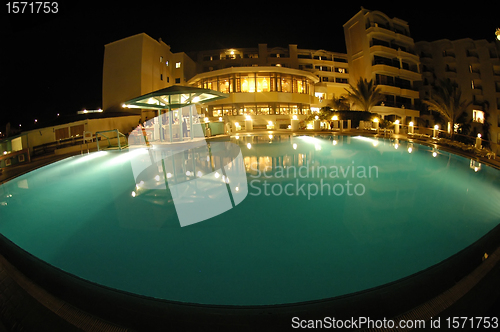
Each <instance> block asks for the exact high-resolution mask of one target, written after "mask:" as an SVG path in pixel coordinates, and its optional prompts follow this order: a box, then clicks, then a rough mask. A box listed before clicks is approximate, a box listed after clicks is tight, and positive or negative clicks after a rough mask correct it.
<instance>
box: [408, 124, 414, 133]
mask: <svg viewBox="0 0 500 332" xmlns="http://www.w3.org/2000/svg"><path fill="white" fill-rule="evenodd" d="M408 134H413V121H410V124H409V126H408Z"/></svg>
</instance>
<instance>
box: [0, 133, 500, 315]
mask: <svg viewBox="0 0 500 332" xmlns="http://www.w3.org/2000/svg"><path fill="white" fill-rule="evenodd" d="M231 142H232V143H233V146H238V147H239V150H240V151H241V161H242V162H243V164H242V165H240V166H243V167H244V170H245V172H246V179H245V180H246V184H244V185H245V187H246V192H245V195H244V197H242V198H240V199H237V197H238V192H242V191H244V189H245V188H243V187H241V188H240V187H238V186H232V187H231V186H230V185H229V183H231V184H234V182H233V180H232V179H233V177H230V176H227V178H230V179H231V181H226V180H224V179H223V178H222V177H223V176H224V175H225V174H222V173H220V174H219V176H220V180H221V181H219V182H218V183H219V185H220V184H221V183H223V184H224V186H225V185H228V186H227V187H228V188H226V189H227V190H228V192H229V193H230V194H229V196H231V202H230V203H232V204H229V205H228V206H227V207H226V208H223V209H222V210H221V211H222V212H221V213H219V214H217V212H213V213H212V215H210V214H208V215H207V218H206V219H203V218H201V220H199V221H198V222H196V223H192V224H187V225H182V221H181V220H179V216H178V212H177V211H178V210H176V208H178V207H176V206H175V204H176V203H175V198H176V196H175V194H174V193H173V190H171V188H169V184H171V182H168V181H165V179H170V178H174V179H178V178H179V177H181V176H182V177H183V180H182V181H181V182H182V183H188V182H189V181H191V180H193V179H196V178H197V176H198V175H200V176H198V178H199V177H201V175H205V174H207V173H210V166H215V169H217V161H216V160H215V159H216V158H215V156H217V154H216V153H215V152H214V153H213V154H212V153H211V154H210V156H209V160H207V162H206V163H204V162H205V160H204V159H203V158H201V159H200V157H199V154H197V153H198V152H199V151H198V152H197V150H196V149H198V148H196V147H195V148H192V149H189V150H185V149H184V150H183V151H181V152H179V153H177V154H173V155H169V157H164V156H163V158H156V159H154V160H153V159H152V160H151V165H150V166H148V167H144V168H141V169H140V170H139V171H137V167H135V166H134V161H135V160H137V158H138V157H139V156H143V157H144V156H145V158H150V154H149V152H148V151H147V150H145V149H143V148H141V149H131V150H130V151H127V152H117V151H107V152H98V153H92V154H89V155H83V156H76V157H71V158H68V159H65V160H63V161H60V162H57V163H54V164H52V165H48V166H45V167H43V168H40V169H38V170H35V171H33V172H30V173H28V174H25V175H22V176H20V177H18V178H15V179H13V180H11V181H10V182H7V183H5V184H3V185H1V186H0V220H1V221H0V233H1V234H2V235H3V236H5V237H6V238H7V239H9V240H10V241H12V242H13V243H14V244H16V245H17V246H19V247H20V248H22V249H24V250H25V251H27V252H29V253H31V254H32V255H34V256H36V257H37V258H39V259H41V260H43V261H45V262H47V263H48V264H50V265H53V266H55V267H56V268H59V269H61V270H63V271H66V272H68V273H70V274H73V275H76V276H78V277H80V278H83V279H85V280H88V281H91V282H93V283H96V284H99V285H103V286H106V287H109V288H112V289H117V290H120V291H124V292H128V293H133V294H138V295H140V296H146V297H152V298H156V299H164V300H170V301H177V302H186V303H199V304H210V305H274V304H285V303H296V302H304V301H312V300H320V299H326V298H332V297H337V296H342V295H346V294H350V293H355V292H360V291H364V290H366V289H370V288H373V287H377V286H381V285H384V284H387V283H391V282H393V281H396V280H398V279H401V278H405V277H407V276H409V275H412V274H415V273H418V272H419V271H422V270H425V269H427V268H429V267H430V266H433V265H435V264H438V263H440V262H441V261H443V260H445V259H447V258H448V257H450V256H452V255H454V254H456V253H457V252H459V251H461V250H462V249H464V248H466V247H467V246H469V245H471V244H472V243H474V242H475V241H477V240H478V239H479V238H481V237H482V236H484V235H485V234H486V233H488V232H489V231H490V230H492V229H493V228H494V227H496V226H497V225H498V224H499V223H500V206H498V204H497V202H498V201H499V199H500V179H499V176H498V175H499V173H498V172H499V171H498V170H496V169H493V168H490V167H488V166H485V165H480V164H479V163H477V162H475V161H471V160H469V159H466V158H463V157H460V156H456V155H453V154H450V153H447V152H443V151H440V150H436V149H433V148H431V147H427V146H423V145H418V144H414V143H408V142H406V141H401V142H398V141H394V140H385V139H376V138H367V137H351V136H318V137H312V136H303V137H301V136H294V135H285V136H272V135H271V136H267V135H266V136H242V137H232V138H231ZM216 144H217V143H216V142H213V143H211V149H212V150H217V145H216ZM224 147H227V145H224ZM212 152H213V151H212ZM237 155H238V153H233V154H231V156H232V157H233V159H234V158H235V157H236V156H237ZM172 156H173V157H172ZM210 158H211V159H210ZM161 160H164V161H163V162H161ZM193 162H194V163H197V165H198V168H196V169H194V168H189V165H190V163H193ZM220 163H221V165H224V164H225V163H224V161H223V160H222V159H221V160H220ZM169 164H170V165H172V166H171V167H172V169H171V171H169V167H170V166H169ZM221 165H219V166H221ZM213 169H214V167H212V173H213ZM196 170H197V171H196ZM198 171H200V172H201V173H199V174H198ZM169 174H170V175H169ZM214 174H215V173H214ZM148 179H149V181H150V182H148ZM236 188H238V189H236ZM223 189H224V188H223ZM191 194H192V193H191ZM194 194H196V192H195V193H194ZM450 201H452V202H453V204H445V203H446V202H450ZM187 203H189V202H184V204H187ZM192 205H193V206H192V207H191V209H192V210H194V211H198V212H200V213H203V212H204V210H203V209H200V207H199V206H200V205H199V204H198V203H193V204H192ZM206 208H207V207H205V209H206ZM219 212H220V211H219Z"/></svg>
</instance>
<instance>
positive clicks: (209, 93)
mask: <svg viewBox="0 0 500 332" xmlns="http://www.w3.org/2000/svg"><path fill="white" fill-rule="evenodd" d="M227 97H228V95H227V94H225V93H222V92H218V91H214V90H210V89H200V88H195V87H189V86H181V85H172V86H170V87H168V88H164V89H160V90H157V91H153V92H150V93H147V94H145V95H142V96H139V97H136V98H133V99H130V100H128V101H126V102H125V103H124V104H123V105H122V106H123V107H124V108H138V109H150V110H156V111H157V114H156V117H155V118H153V119H150V120H147V121H146V122H145V131H146V135H147V137H148V140H149V141H156V142H170V143H172V142H176V141H177V142H180V141H185V140H193V139H195V138H196V137H204V136H205V135H204V132H203V128H202V126H201V120H200V115H199V114H198V112H197V111H196V104H198V103H206V102H210V101H215V100H219V99H223V98H227ZM165 111H166V112H165Z"/></svg>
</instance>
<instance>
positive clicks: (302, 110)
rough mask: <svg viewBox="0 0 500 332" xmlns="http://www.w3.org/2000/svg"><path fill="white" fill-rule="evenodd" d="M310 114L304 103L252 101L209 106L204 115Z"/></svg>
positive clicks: (307, 106) (309, 109) (308, 107)
mask: <svg viewBox="0 0 500 332" xmlns="http://www.w3.org/2000/svg"><path fill="white" fill-rule="evenodd" d="M293 114H297V115H310V114H311V108H310V106H309V105H305V104H294V103H289V104H282V103H253V104H231V105H215V106H209V107H208V109H207V110H206V116H209V117H221V116H229V115H293Z"/></svg>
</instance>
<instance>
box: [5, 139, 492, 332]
mask: <svg viewBox="0 0 500 332" xmlns="http://www.w3.org/2000/svg"><path fill="white" fill-rule="evenodd" d="M268 133H269V132H268V131H267V130H262V131H253V132H249V133H246V132H239V133H238V134H240V135H245V134H253V135H256V134H257V135H258V134H268ZM290 133H291V132H290V131H287V130H275V131H273V134H290ZM302 133H303V134H323V135H329V134H332V132H331V131H320V132H312V131H310V130H308V131H300V132H297V133H296V134H302ZM333 134H342V135H367V136H375V137H381V138H383V137H384V136H383V135H376V134H375V133H374V132H366V131H358V130H351V131H345V132H343V133H339V132H333ZM222 137H226V136H217V137H213V138H210V139H215V140H217V139H219V138H222ZM391 138H397V139H401V140H413V141H414V142H415V143H420V144H426V145H430V146H435V147H437V148H440V149H442V150H445V151H448V152H452V153H456V154H459V155H462V156H464V157H468V158H472V159H475V160H479V161H480V162H482V163H484V164H488V165H490V166H493V167H495V168H498V169H500V158H499V157H497V158H496V159H488V158H481V157H477V156H476V155H474V154H472V153H466V152H464V151H461V150H458V149H457V150H456V151H455V149H453V148H450V147H448V146H440V145H439V144H436V142H435V141H434V140H432V139H414V138H408V137H407V136H406V135H392V136H391ZM76 154H80V153H79V152H78V153H73V154H68V155H58V156H56V155H50V156H44V157H37V158H34V159H33V160H32V162H31V163H29V164H24V165H19V166H16V167H12V168H8V169H5V170H4V171H3V172H2V174H0V184H1V183H3V182H5V181H8V180H9V179H12V178H14V177H16V176H19V175H21V174H24V173H26V172H29V171H31V170H33V169H35V168H38V167H42V166H44V165H47V164H50V163H53V162H55V161H58V160H61V159H64V158H67V157H69V156H71V155H76ZM491 233H492V234H489V235H488V236H487V238H485V239H482V242H481V243H480V244H479V243H478V244H477V245H473V246H471V247H473V248H467V249H466V250H464V252H461V253H460V257H455V258H454V259H448V260H446V261H445V262H444V263H443V264H438V265H440V266H439V267H437V268H430V269H428V270H426V271H424V273H422V274H419V276H418V278H413V276H410V277H408V278H404V279H403V280H400V281H396V282H395V283H392V284H391V285H389V286H388V287H385V286H382V287H379V288H376V289H373V290H369V291H367V292H360V293H359V294H354V295H352V296H350V295H349V296H345V297H340V298H337V299H331V300H326V301H315V302H311V303H306V304H304V308H305V309H304V310H303V309H302V308H301V306H302V305H301V304H298V305H284V306H276V307H273V306H263V307H262V308H244V309H243V311H242V310H232V309H229V310H226V309H224V308H221V307H218V306H214V307H206V306H197V305H178V304H175V303H174V304H166V305H165V304H163V303H158V307H157V306H156V305H155V303H153V304H151V303H150V301H146V302H143V301H144V299H143V298H140V297H138V298H137V299H132V300H131V301H133V302H134V304H135V305H137V304H144V306H145V308H146V316H149V318H148V319H149V321H150V322H151V325H150V326H149V327H148V328H147V329H146V330H147V331H155V330H158V331H165V330H170V329H169V328H168V327H169V323H171V322H172V321H171V320H169V319H172V320H173V321H175V323H174V325H175V328H174V330H176V331H180V330H190V331H198V330H199V331H279V330H288V329H290V330H292V329H291V317H295V316H299V317H300V318H301V319H321V318H322V317H327V316H329V317H344V318H348V317H350V316H352V317H361V316H365V317H371V318H373V319H377V318H380V317H387V318H388V319H389V318H391V319H394V320H395V321H397V320H401V319H424V320H428V319H429V318H430V317H434V319H435V318H436V317H441V322H442V325H443V324H444V320H445V318H446V317H486V316H489V317H499V316H500V287H499V286H500V264H499V261H500V247H499V244H500V240H499V239H500V227H497V228H495V230H494V231H492V232H491ZM1 242H2V243H1V245H0V249H1V251H0V252H1V254H2V255H3V256H2V255H0V332H3V331H9V328H10V330H15V331H17V330H23V331H38V330H51V331H138V330H142V329H140V328H137V326H134V324H133V323H131V325H129V324H128V322H131V319H130V317H123V316H127V315H123V313H121V312H120V309H116V307H112V306H110V309H109V311H110V316H108V317H106V319H101V318H98V317H96V316H94V315H92V314H89V313H88V312H90V311H91V310H87V311H85V310H82V309H81V308H86V307H87V308H89V309H93V307H94V306H96V307H99V304H98V303H99V302H101V301H103V302H106V301H104V300H103V298H104V296H107V292H108V291H109V290H102V292H101V290H98V291H97V293H95V294H96V295H92V296H94V298H92V296H90V298H89V297H88V296H86V295H85V294H84V293H86V292H87V291H89V292H91V288H93V287H94V286H92V285H91V286H87V285H86V282H85V281H82V280H76V281H75V280H71V279H72V277H69V276H66V275H62V276H59V275H57V276H56V277H55V278H56V281H47V280H49V279H50V278H51V277H53V276H54V275H56V274H57V273H52V272H50V273H41V271H42V270H43V266H44V263H43V262H42V263H39V262H36V263H35V264H36V268H35V269H34V271H33V269H31V268H26V267H27V266H32V263H33V260H36V258H34V257H28V258H24V257H23V258H20V257H21V256H26V253H17V252H15V251H16V250H15V248H14V249H12V246H11V245H9V244H8V243H7V244H5V242H8V241H1ZM484 251H487V252H488V255H489V257H488V258H487V259H486V260H484V261H481V256H479V255H478V254H479V253H481V254H482V253H483V252H484ZM457 255H458V254H457ZM464 257H465V260H464ZM19 261H21V263H20V264H18V262H19ZM462 261H466V263H464V264H462V263H458V265H457V262H462ZM11 262H16V264H15V265H16V266H14V265H13V264H12V263H11ZM455 265H457V266H459V267H456V266H455ZM461 265H464V266H465V265H466V266H465V267H463V268H462V266H461ZM30 269H31V270H30ZM450 269H451V271H453V272H456V274H455V275H454V276H450V277H448V278H442V279H443V280H440V279H439V278H438V277H440V276H441V275H442V274H443V271H449V270H450ZM464 271H466V272H464ZM40 274H42V276H41V280H37V281H36V282H35V281H33V280H34V279H36V278H40V276H39V275H40ZM59 274H60V273H59ZM31 276H33V277H35V278H32V277H31ZM457 276H460V277H459V278H458V277H457ZM44 279H45V280H44ZM73 279H75V278H73ZM445 279H446V280H445ZM434 280H439V281H438V282H435V281H434ZM39 281H40V282H41V283H42V286H43V287H40V286H38V282H39ZM44 283H45V284H44ZM74 283H76V284H77V285H78V287H83V288H82V289H83V290H80V291H75V292H76V293H77V294H78V293H80V294H81V295H82V296H83V295H85V296H83V297H85V300H83V301H77V302H76V304H75V306H74V305H73V304H69V303H68V302H66V301H64V300H63V299H61V298H62V297H66V295H68V294H69V293H74V292H73V290H74V289H72V287H73V286H72V284H74ZM422 285H428V288H430V289H427V291H428V292H426V291H424V290H423V289H422ZM46 286H49V287H46ZM431 288H432V289H431ZM46 289H51V290H53V292H50V293H49V292H48V291H47V290H46ZM92 291H93V290H92ZM115 293H116V292H115ZM424 293H425V294H427V293H428V294H431V293H435V295H433V296H430V297H429V296H427V297H426V295H425V294H424ZM96 296H97V297H96ZM113 296H114V297H115V298H114V299H113V301H111V303H114V304H117V303H118V304H120V303H125V302H126V301H129V300H130V299H129V297H130V295H127V294H121V293H118V294H114V295H113ZM69 297H70V298H72V297H74V296H69ZM394 299H399V300H400V302H394V301H393V300H394ZM159 302H162V301H159ZM102 306H104V305H101V306H100V307H102ZM123 306H124V307H125V304H124V305H123ZM165 308H167V310H171V311H172V313H173V314H170V315H172V317H170V318H166V317H164V316H165V311H164V310H165ZM402 308H405V309H402ZM184 310H186V312H189V313H190V314H193V313H194V314H197V315H199V317H200V320H199V322H196V319H194V318H192V317H191V316H186V314H183V311H184ZM128 314H129V315H128V316H130V312H128ZM141 314H144V313H141ZM308 315H309V316H308ZM209 316H210V317H209ZM109 317H112V318H114V319H110V318H109ZM242 317H243V318H242ZM133 320H134V319H132V321H133ZM110 321H113V322H115V323H110ZM204 321H210V322H211V323H210V325H205V324H203V322H204ZM1 322H3V323H4V324H3V325H2V323H1ZM158 322H159V323H160V324H163V325H162V326H157V325H158V324H156V323H158ZM165 324H166V325H165ZM465 330H467V329H465Z"/></svg>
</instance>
